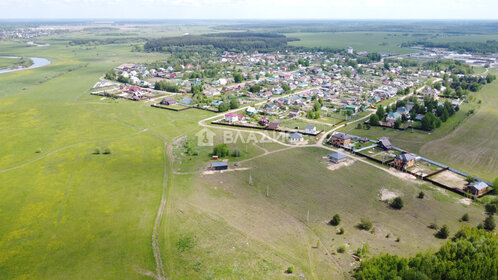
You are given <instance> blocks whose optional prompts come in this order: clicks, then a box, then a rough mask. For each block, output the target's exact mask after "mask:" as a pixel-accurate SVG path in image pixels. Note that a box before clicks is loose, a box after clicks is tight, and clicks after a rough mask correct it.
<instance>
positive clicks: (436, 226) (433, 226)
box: [429, 223, 439, 230]
mask: <svg viewBox="0 0 498 280" xmlns="http://www.w3.org/2000/svg"><path fill="white" fill-rule="evenodd" d="M429 228H430V229H435V230H437V229H438V228H439V227H438V225H437V224H436V223H431V224H430V225H429Z"/></svg>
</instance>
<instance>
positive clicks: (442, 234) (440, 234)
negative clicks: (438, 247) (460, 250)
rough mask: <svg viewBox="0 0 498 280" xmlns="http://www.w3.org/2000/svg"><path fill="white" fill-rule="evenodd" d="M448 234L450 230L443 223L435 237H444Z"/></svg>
mask: <svg viewBox="0 0 498 280" xmlns="http://www.w3.org/2000/svg"><path fill="white" fill-rule="evenodd" d="M449 235H450V231H449V229H448V226H447V225H443V226H442V227H441V229H439V231H438V232H437V233H436V237H437V238H440V239H446V238H448V236H449Z"/></svg>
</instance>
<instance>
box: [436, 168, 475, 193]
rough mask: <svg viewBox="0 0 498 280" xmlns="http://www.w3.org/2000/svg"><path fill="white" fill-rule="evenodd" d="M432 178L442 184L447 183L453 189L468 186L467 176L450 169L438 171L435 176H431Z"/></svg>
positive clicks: (462, 188)
mask: <svg viewBox="0 0 498 280" xmlns="http://www.w3.org/2000/svg"><path fill="white" fill-rule="evenodd" d="M430 179H431V180H433V181H435V182H438V183H440V184H443V185H446V186H448V187H450V188H453V189H458V190H465V187H466V186H467V181H465V177H463V176H462V175H458V174H456V173H454V172H451V171H449V170H445V171H443V172H441V173H438V174H436V175H434V176H431V177H430Z"/></svg>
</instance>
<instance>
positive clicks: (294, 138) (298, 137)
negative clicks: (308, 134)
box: [289, 132, 303, 142]
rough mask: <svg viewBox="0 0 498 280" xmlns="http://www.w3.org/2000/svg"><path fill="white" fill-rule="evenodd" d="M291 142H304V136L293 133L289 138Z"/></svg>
mask: <svg viewBox="0 0 498 280" xmlns="http://www.w3.org/2000/svg"><path fill="white" fill-rule="evenodd" d="M289 141H290V142H301V141H303V135H302V134H301V133H298V132H294V133H291V134H290V136H289Z"/></svg>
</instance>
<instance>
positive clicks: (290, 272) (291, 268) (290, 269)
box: [285, 266, 294, 274]
mask: <svg viewBox="0 0 498 280" xmlns="http://www.w3.org/2000/svg"><path fill="white" fill-rule="evenodd" d="M293 272H294V267H293V266H289V267H288V268H287V270H286V271H285V273H288V274H292V273H293Z"/></svg>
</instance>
